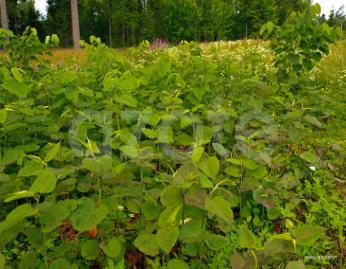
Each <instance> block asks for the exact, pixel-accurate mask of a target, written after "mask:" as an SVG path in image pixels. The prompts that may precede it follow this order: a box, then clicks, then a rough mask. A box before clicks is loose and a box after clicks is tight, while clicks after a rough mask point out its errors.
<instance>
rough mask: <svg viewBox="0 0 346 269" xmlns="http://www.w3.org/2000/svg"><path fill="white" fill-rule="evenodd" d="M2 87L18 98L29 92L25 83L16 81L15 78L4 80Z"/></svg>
mask: <svg viewBox="0 0 346 269" xmlns="http://www.w3.org/2000/svg"><path fill="white" fill-rule="evenodd" d="M2 87H3V88H4V89H5V90H7V91H8V92H9V93H10V94H13V95H15V96H17V97H18V98H25V97H26V96H27V95H28V93H29V88H28V87H27V85H26V84H25V83H24V82H23V81H18V80H16V79H8V80H5V81H4V83H3V84H2Z"/></svg>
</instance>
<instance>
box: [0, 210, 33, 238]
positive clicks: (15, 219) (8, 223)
mask: <svg viewBox="0 0 346 269" xmlns="http://www.w3.org/2000/svg"><path fill="white" fill-rule="evenodd" d="M37 213H38V209H37V208H33V207H32V206H31V205H30V204H24V205H20V206H17V207H16V208H15V209H13V210H12V211H11V212H10V213H9V214H8V215H7V216H6V219H5V220H4V221H2V222H0V233H2V232H3V231H4V230H6V229H8V228H11V227H12V226H14V225H16V224H18V223H20V222H21V221H22V220H24V219H25V218H27V217H31V216H33V215H36V214H37Z"/></svg>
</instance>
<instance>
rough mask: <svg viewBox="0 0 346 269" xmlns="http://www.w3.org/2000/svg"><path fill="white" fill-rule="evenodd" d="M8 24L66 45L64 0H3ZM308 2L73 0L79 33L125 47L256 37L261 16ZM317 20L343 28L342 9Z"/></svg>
mask: <svg viewBox="0 0 346 269" xmlns="http://www.w3.org/2000/svg"><path fill="white" fill-rule="evenodd" d="M6 2H7V9H8V17H9V26H10V29H11V30H12V31H13V32H14V33H15V34H21V33H22V32H23V31H24V29H25V27H26V26H28V25H30V26H33V27H35V28H36V29H37V30H38V33H39V34H40V36H41V37H42V38H43V37H45V36H46V35H50V34H53V33H56V34H58V36H59V37H60V40H61V45H62V46H65V47H67V46H71V42H72V38H71V35H72V33H71V13H70V12H71V10H70V8H67V7H70V0H48V1H47V2H48V10H47V15H46V16H43V15H41V14H40V13H39V12H38V11H37V10H35V6H34V1H33V0H7V1H6ZM308 5H310V1H306V0H81V1H78V9H79V24H80V31H81V38H82V39H84V40H85V39H87V38H88V37H89V36H90V35H96V36H99V37H100V38H101V39H102V40H103V41H104V42H106V43H107V44H109V45H112V46H116V47H120V46H131V45H135V44H138V43H140V42H141V41H142V40H145V39H147V40H150V41H152V40H154V39H156V38H164V39H165V40H167V41H170V42H174V43H177V42H179V41H181V40H188V41H191V40H194V41H215V40H236V39H242V38H246V37H256V35H257V34H258V31H259V29H260V27H261V26H262V25H263V24H264V23H265V22H267V21H272V22H275V23H278V24H281V23H283V22H284V20H285V19H286V18H287V17H288V15H289V14H290V13H291V12H292V11H301V10H303V9H304V8H306V7H307V6H308ZM320 19H321V21H327V22H328V23H329V24H330V25H331V26H342V27H343V29H346V16H345V13H344V12H343V10H342V8H340V9H339V10H338V11H332V12H331V13H330V14H329V15H328V16H325V15H322V16H321V18H320Z"/></svg>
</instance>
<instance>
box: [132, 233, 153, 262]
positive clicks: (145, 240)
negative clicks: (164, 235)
mask: <svg viewBox="0 0 346 269" xmlns="http://www.w3.org/2000/svg"><path fill="white" fill-rule="evenodd" d="M133 244H134V246H135V247H136V248H138V249H139V250H140V251H141V252H143V253H144V254H146V255H149V256H152V257H155V256H157V255H158V254H159V245H158V244H157V241H156V236H155V235H154V234H139V235H138V237H137V238H136V240H135V241H134V243H133Z"/></svg>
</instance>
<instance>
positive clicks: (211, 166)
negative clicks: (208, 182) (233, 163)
mask: <svg viewBox="0 0 346 269" xmlns="http://www.w3.org/2000/svg"><path fill="white" fill-rule="evenodd" d="M198 168H199V169H201V170H202V171H203V172H204V173H205V174H206V175H207V176H208V177H210V178H215V177H216V176H217V174H218V173H219V169H220V162H219V160H218V159H217V158H216V157H215V156H211V157H208V158H207V159H205V160H202V161H200V162H199V164H198Z"/></svg>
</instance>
